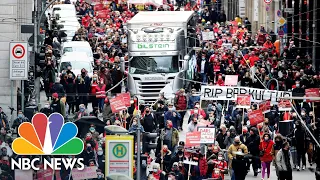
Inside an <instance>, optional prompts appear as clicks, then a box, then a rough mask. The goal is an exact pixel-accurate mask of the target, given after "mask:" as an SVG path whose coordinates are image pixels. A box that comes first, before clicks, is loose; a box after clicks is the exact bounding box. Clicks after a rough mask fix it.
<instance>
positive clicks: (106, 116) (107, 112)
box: [102, 97, 113, 122]
mask: <svg viewBox="0 0 320 180" xmlns="http://www.w3.org/2000/svg"><path fill="white" fill-rule="evenodd" d="M112 116H113V113H112V110H111V106H110V101H109V98H107V97H106V98H105V99H104V108H103V111H102V117H103V121H104V122H107V120H108V119H111V117H112Z"/></svg>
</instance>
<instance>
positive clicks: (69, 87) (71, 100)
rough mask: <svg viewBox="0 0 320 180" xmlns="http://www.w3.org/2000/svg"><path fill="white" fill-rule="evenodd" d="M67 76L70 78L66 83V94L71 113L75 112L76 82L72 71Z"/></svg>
mask: <svg viewBox="0 0 320 180" xmlns="http://www.w3.org/2000/svg"><path fill="white" fill-rule="evenodd" d="M67 76H68V79H67V84H66V94H67V98H66V102H67V104H68V105H69V108H68V114H70V112H72V114H74V106H75V93H76V84H75V82H74V78H73V75H72V74H71V73H69V74H68V75H67Z"/></svg>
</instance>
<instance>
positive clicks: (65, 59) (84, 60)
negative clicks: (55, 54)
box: [58, 52, 93, 77]
mask: <svg viewBox="0 0 320 180" xmlns="http://www.w3.org/2000/svg"><path fill="white" fill-rule="evenodd" d="M68 66H71V68H72V72H73V73H74V74H75V75H78V74H81V69H82V68H85V69H86V70H87V71H88V75H89V77H92V75H93V67H92V65H91V62H90V59H89V58H88V57H87V56H86V53H84V52H67V53H65V54H64V55H63V56H62V57H61V61H60V63H59V66H58V77H60V75H61V73H63V72H64V71H66V70H67V68H68Z"/></svg>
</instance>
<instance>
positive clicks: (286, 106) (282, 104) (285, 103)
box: [278, 100, 291, 111]
mask: <svg viewBox="0 0 320 180" xmlns="http://www.w3.org/2000/svg"><path fill="white" fill-rule="evenodd" d="M278 107H279V111H290V110H291V103H290V101H289V100H280V101H279V103H278Z"/></svg>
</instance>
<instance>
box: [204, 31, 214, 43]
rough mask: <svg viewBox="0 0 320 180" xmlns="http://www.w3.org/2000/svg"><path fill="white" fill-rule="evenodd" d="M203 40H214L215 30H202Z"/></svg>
mask: <svg viewBox="0 0 320 180" xmlns="http://www.w3.org/2000/svg"><path fill="white" fill-rule="evenodd" d="M202 40H203V41H209V40H214V34H213V31H204V32H202Z"/></svg>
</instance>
